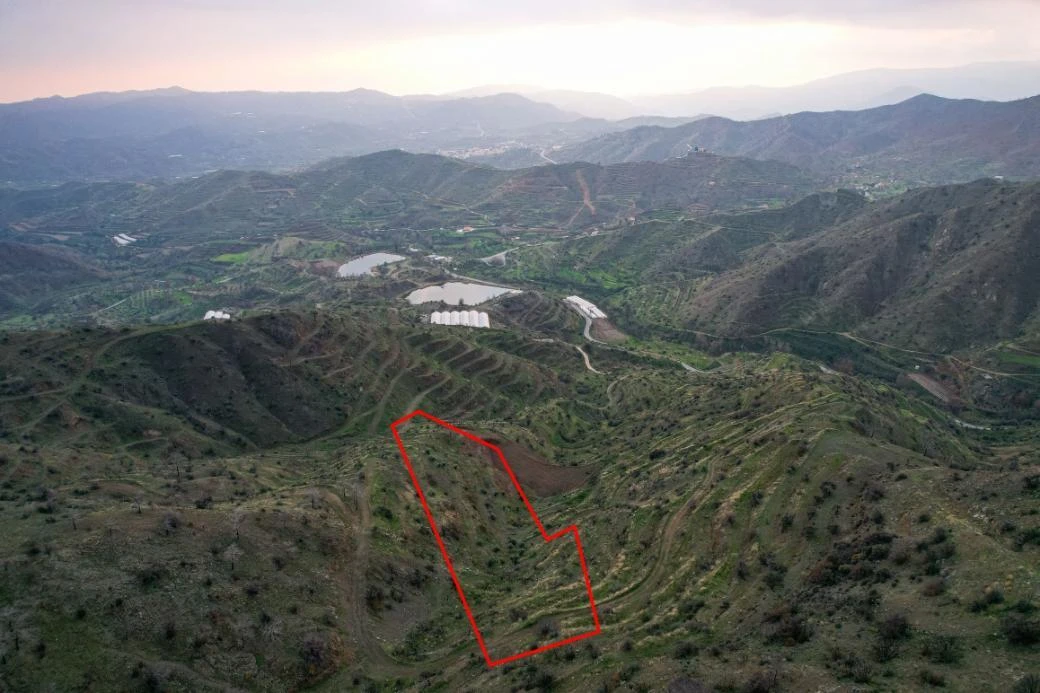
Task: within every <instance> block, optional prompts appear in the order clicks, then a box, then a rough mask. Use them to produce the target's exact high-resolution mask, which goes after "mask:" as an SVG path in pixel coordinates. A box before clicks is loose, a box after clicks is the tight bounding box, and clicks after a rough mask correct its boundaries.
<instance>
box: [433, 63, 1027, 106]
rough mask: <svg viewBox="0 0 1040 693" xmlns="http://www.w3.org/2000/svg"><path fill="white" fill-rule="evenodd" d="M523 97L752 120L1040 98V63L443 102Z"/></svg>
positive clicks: (538, 92) (486, 91)
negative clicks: (626, 94) (932, 100)
mask: <svg viewBox="0 0 1040 693" xmlns="http://www.w3.org/2000/svg"><path fill="white" fill-rule="evenodd" d="M502 93H512V94H521V95H523V96H526V97H528V98H530V99H533V100H535V101H540V102H544V103H548V104H552V105H554V106H556V107H557V108H560V109H563V110H565V111H576V112H578V113H581V114H583V115H585V116H589V117H592V118H606V119H608V120H620V119H623V118H630V117H633V116H636V115H658V116H672V117H688V116H693V115H695V114H698V113H710V114H712V115H716V116H720V117H724V118H732V119H734V120H757V119H759V118H766V117H770V116H774V115H783V114H786V113H798V112H801V111H836V110H855V111H858V110H863V109H866V108H874V107H876V106H886V105H891V104H895V103H899V102H900V101H905V100H906V99H909V98H912V97H914V96H917V95H918V94H935V95H936V96H942V97H945V98H949V99H979V100H981V101H1014V100H1017V99H1024V98H1026V97H1029V96H1036V95H1037V94H1040V61H1033V62H992V63H974V64H970V65H961V66H958V67H944V68H927V69H907V70H894V69H875V70H859V71H856V72H847V73H843V74H839V75H834V76H832V77H825V78H823V79H817V80H813V81H811V82H806V83H805V84H798V85H794V86H790V87H759V86H718V87H711V88H708V89H701V90H697V91H693V92H689V93H680V94H655V95H646V96H638V97H631V98H628V99H623V98H620V97H618V96H614V95H611V94H602V93H597V92H589V91H572V90H553V89H546V88H544V87H539V86H534V85H530V84H493V85H485V86H481V87H474V88H472V89H465V90H463V91H457V92H452V93H450V94H445V95H443V97H442V98H459V97H476V96H492V95H495V94H502Z"/></svg>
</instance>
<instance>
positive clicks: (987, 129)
mask: <svg viewBox="0 0 1040 693" xmlns="http://www.w3.org/2000/svg"><path fill="white" fill-rule="evenodd" d="M907 80H910V81H907ZM911 83H912V84H913V85H923V86H922V87H919V86H906V85H907V84H911ZM900 85H902V86H900ZM922 88H930V89H931V91H933V92H935V93H936V94H938V95H939V96H917V95H916V94H918V93H919V92H920V91H921V89H922ZM499 90H513V91H517V92H523V94H518V93H509V92H505V93H503V92H499ZM1033 93H1040V63H995V64H989V65H974V66H967V67H964V68H955V69H946V70H917V71H893V70H887V71H886V70H881V71H868V72H862V73H850V74H848V75H839V76H837V77H833V78H828V79H826V80H820V81H818V82H813V83H810V84H808V85H804V86H802V87H792V88H789V89H779V90H778V89H771V90H761V89H755V88H748V89H736V90H734V89H728V88H727V89H716V90H710V91H709V92H701V93H699V95H693V96H690V97H660V98H657V99H656V100H655V99H650V100H649V101H639V102H638V103H630V102H626V101H624V100H623V99H619V98H617V97H614V96H610V95H605V94H597V93H592V92H581V91H563V90H547V89H540V88H538V87H531V86H523V85H500V86H489V87H480V88H475V89H471V90H467V91H465V92H460V93H458V94H449V95H444V96H432V95H413V96H404V97H399V96H392V95H390V94H385V93H382V92H378V91H372V90H367V89H357V90H354V91H350V92H298V93H294V92H278V93H268V92H220V93H200V92H192V91H188V90H185V89H181V88H178V87H173V88H169V89H157V90H152V91H139V92H122V93H96V94H86V95H83V96H78V97H73V98H61V97H51V98H46V99H36V100H33V101H27V102H22V103H15V104H5V105H0V185H2V184H7V185H16V186H35V185H46V184H53V183H60V182H65V181H71V180H148V179H152V178H166V179H172V178H185V177H191V176H198V175H200V174H203V173H205V172H208V171H213V170H217V169H237V170H242V169H250V170H266V171H279V172H280V171H289V170H299V169H303V168H306V167H308V166H311V165H313V164H316V163H318V162H320V161H322V160H325V159H329V158H332V157H337V156H359V155H364V154H370V153H374V152H377V151H383V150H389V149H404V150H407V151H412V152H422V153H438V154H443V155H446V156H452V157H455V158H460V159H468V160H471V161H474V162H476V163H482V164H487V165H491V166H496V167H501V168H526V167H531V166H537V165H545V164H551V163H559V162H567V161H579V160H582V161H591V162H594V163H619V162H624V161H639V160H654V161H663V160H665V159H668V158H674V157H676V156H683V155H685V154H686V153H687V152H689V151H692V150H693V149H694V148H707V149H708V150H710V151H715V152H717V153H719V154H723V155H727V156H732V155H735V156H745V157H751V158H757V159H779V160H781V161H785V162H788V163H791V164H794V165H796V166H799V167H802V168H808V169H813V170H814V171H816V172H817V173H822V174H825V175H827V176H829V177H832V178H834V177H838V178H841V174H844V173H852V174H856V175H858V174H859V173H866V174H868V175H875V176H885V177H889V178H895V179H897V180H899V181H904V180H905V181H908V182H911V183H921V182H923V183H941V182H950V181H958V180H968V179H970V178H973V177H978V176H981V175H1008V176H1029V175H1034V171H1036V170H1037V169H1038V168H1040V165H1037V164H1036V156H1035V151H1036V149H1035V148H1036V136H1037V130H1038V128H1037V125H1036V122H1037V121H1036V109H1037V101H1036V100H1035V99H1023V100H1019V101H1012V102H1009V103H997V102H994V101H986V102H981V101H969V100H958V101H951V100H948V99H944V98H940V97H941V96H943V95H955V96H964V95H969V96H970V95H985V96H989V97H992V98H995V99H998V100H1000V99H1003V98H1005V97H1009V96H1016V95H1023V94H1033ZM907 96H912V98H909V99H906V100H905V101H902V102H901V103H899V104H896V105H893V106H887V107H878V108H869V109H867V110H862V111H855V112H846V111H830V112H825V113H813V112H806V111H809V110H813V109H827V108H850V107H857V108H858V107H862V106H868V105H873V104H876V103H888V102H891V101H898V100H900V99H902V98H903V97H907ZM669 104H671V105H669ZM741 104H743V105H741ZM795 110H797V111H799V112H798V113H796V114H794V115H790V116H782V117H772V118H765V119H760V120H754V121H749V122H735V121H733V120H727V119H724V118H720V117H714V118H712V117H708V116H706V115H703V114H705V113H715V114H716V115H718V114H727V113H729V114H743V115H744V116H746V117H750V116H755V117H757V116H761V115H763V114H766V113H770V112H779V113H785V112H789V111H795ZM640 112H661V113H671V114H679V115H675V116H669V115H636V114H638V113H640ZM589 115H594V116H599V117H587V116H589Z"/></svg>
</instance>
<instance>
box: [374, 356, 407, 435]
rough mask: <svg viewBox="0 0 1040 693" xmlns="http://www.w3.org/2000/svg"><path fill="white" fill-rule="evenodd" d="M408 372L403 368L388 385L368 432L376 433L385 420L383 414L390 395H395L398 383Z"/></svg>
mask: <svg viewBox="0 0 1040 693" xmlns="http://www.w3.org/2000/svg"><path fill="white" fill-rule="evenodd" d="M407 372H408V369H407V368H402V369H401V370H400V371H398V372H397V375H395V376H394V377H393V379H392V380H391V381H390V382H389V383H388V384H387V386H386V391H385V392H383V396H382V397H381V398H380V399H379V404H377V405H376V407H375V413H374V414H373V415H372V420H371V421H370V422H369V424H368V432H369V433H375V432H376V427H377V426H378V425H379V422H380V421H381V420H382V419H383V414H384V413H385V412H386V404H387V402H389V401H390V395H392V394H393V393H394V389H395V388H396V387H397V382H398V381H399V380H400V379H401V378H402V377H403V376H404V374H405V373H407Z"/></svg>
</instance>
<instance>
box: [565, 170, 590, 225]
mask: <svg viewBox="0 0 1040 693" xmlns="http://www.w3.org/2000/svg"><path fill="white" fill-rule="evenodd" d="M576 175H577V178H578V187H580V188H581V198H582V199H581V204H580V205H578V209H577V210H575V212H574V214H573V215H571V218H570V219H568V220H567V223H566V224H564V228H570V227H571V226H573V225H574V221H575V219H577V218H578V217H579V216H581V213H582V212H584V211H585V210H586V209H587V210H589V213H590V214H592V215H595V214H596V206H595V205H594V204H592V193H591V192H590V191H589V184H588V182H587V181H586V180H585V174H583V173H582V172H581V171H578V172H577V174H576Z"/></svg>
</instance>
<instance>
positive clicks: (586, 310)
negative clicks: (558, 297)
mask: <svg viewBox="0 0 1040 693" xmlns="http://www.w3.org/2000/svg"><path fill="white" fill-rule="evenodd" d="M563 300H564V302H565V303H567V304H568V305H570V306H571V307H572V308H574V310H576V311H578V312H579V313H581V314H582V315H583V316H585V317H587V318H591V319H592V320H596V319H597V318H605V317H607V314H606V313H604V312H603V311H602V310H600V309H599V308H597V307H596V305H595V304H593V303H590V302H589V301H586V300H585V299H584V298H582V297H581V296H568V297H567V298H565V299H563Z"/></svg>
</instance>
